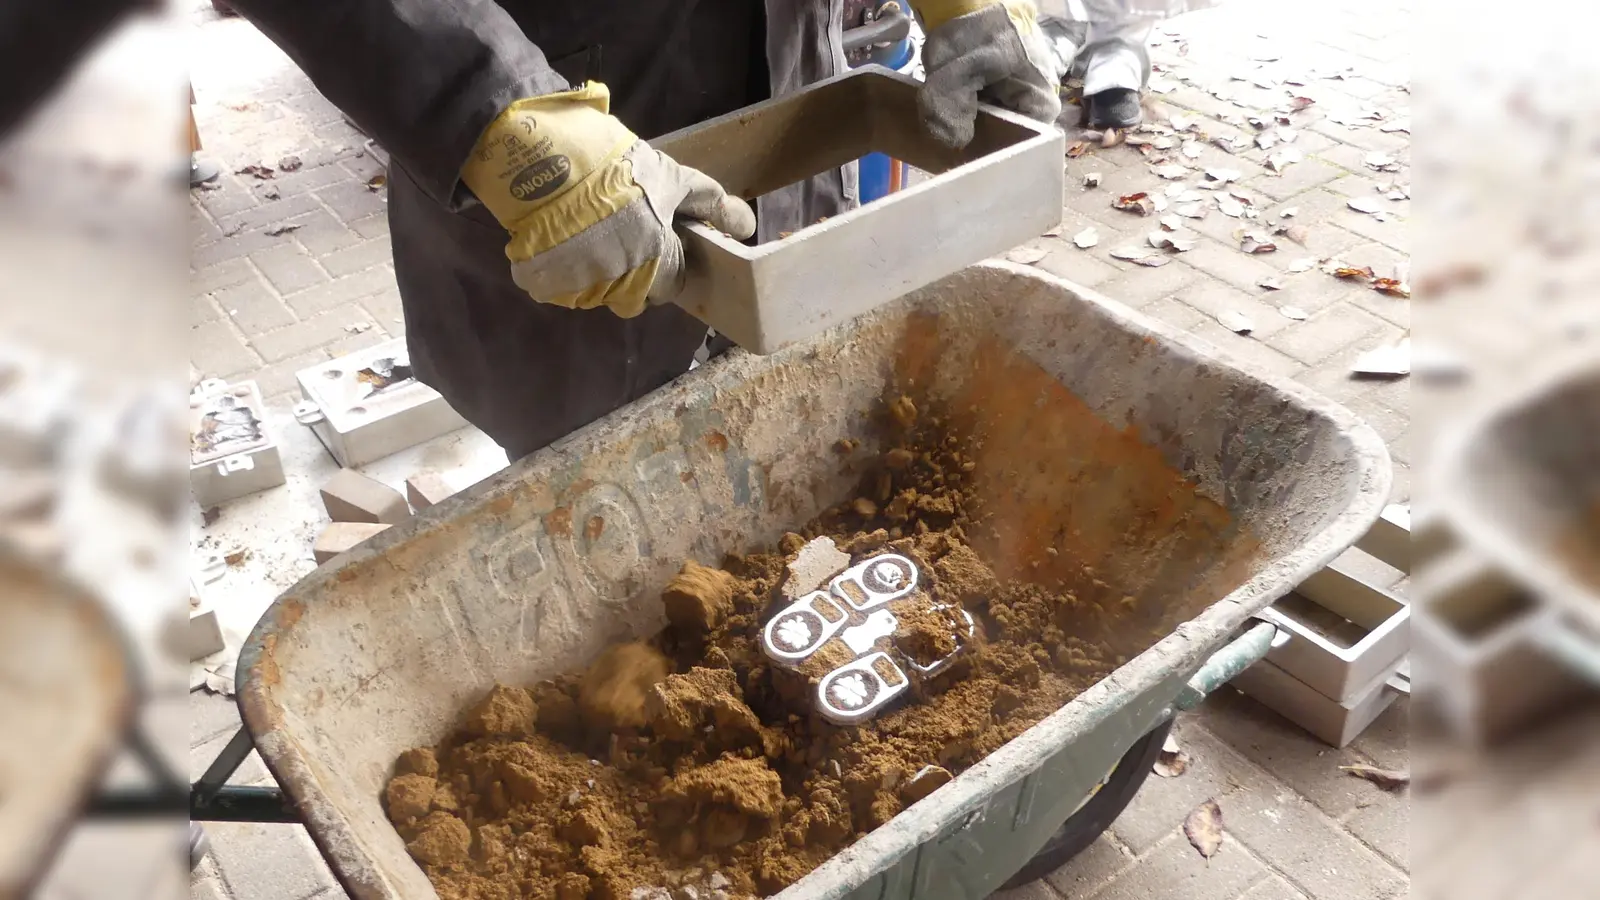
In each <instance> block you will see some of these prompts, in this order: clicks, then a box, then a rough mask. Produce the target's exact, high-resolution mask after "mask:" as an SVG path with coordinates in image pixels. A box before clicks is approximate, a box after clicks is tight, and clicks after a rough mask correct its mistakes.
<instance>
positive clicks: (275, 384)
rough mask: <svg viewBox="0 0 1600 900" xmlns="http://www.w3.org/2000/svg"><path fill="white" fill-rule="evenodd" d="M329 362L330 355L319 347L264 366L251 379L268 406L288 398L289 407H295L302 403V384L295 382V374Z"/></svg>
mask: <svg viewBox="0 0 1600 900" xmlns="http://www.w3.org/2000/svg"><path fill="white" fill-rule="evenodd" d="M327 361H328V354H327V353H325V352H323V350H322V349H321V348H320V347H319V348H317V349H315V350H307V351H306V352H304V353H299V354H296V355H294V356H291V357H289V358H287V359H282V360H279V361H278V362H275V363H272V364H271V365H267V366H263V367H262V368H260V369H257V370H256V371H255V373H254V374H253V375H252V376H251V377H252V378H254V379H255V382H256V385H257V386H258V387H260V388H261V397H262V399H263V400H266V401H268V405H272V403H271V401H273V400H274V399H283V398H287V399H288V400H289V401H290V402H289V403H288V405H290V406H293V405H294V403H298V402H299V401H300V383H299V382H298V381H296V380H295V377H294V376H295V373H296V372H299V371H300V370H302V369H308V368H310V367H311V366H315V365H318V364H320V363H325V362H327Z"/></svg>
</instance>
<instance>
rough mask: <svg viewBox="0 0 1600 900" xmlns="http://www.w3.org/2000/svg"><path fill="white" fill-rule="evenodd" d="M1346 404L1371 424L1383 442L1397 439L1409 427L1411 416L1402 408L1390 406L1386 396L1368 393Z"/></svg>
mask: <svg viewBox="0 0 1600 900" xmlns="http://www.w3.org/2000/svg"><path fill="white" fill-rule="evenodd" d="M1346 406H1347V407H1348V408H1349V409H1350V411H1351V412H1353V413H1355V414H1356V415H1357V416H1360V417H1361V419H1362V421H1364V422H1366V423H1367V424H1368V425H1371V426H1372V430H1373V431H1376V432H1377V433H1378V436H1379V437H1381V438H1383V440H1384V442H1385V443H1389V442H1393V441H1396V440H1399V439H1400V436H1401V435H1403V434H1405V433H1406V431H1407V430H1409V429H1410V428H1411V417H1410V416H1408V415H1407V414H1406V413H1405V411H1404V410H1397V409H1395V408H1394V407H1392V406H1390V405H1389V403H1388V402H1387V398H1381V397H1378V396H1374V395H1368V396H1366V397H1362V398H1360V399H1357V400H1354V401H1352V402H1350V403H1348V404H1346Z"/></svg>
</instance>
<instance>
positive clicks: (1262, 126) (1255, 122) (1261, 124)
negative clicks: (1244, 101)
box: [1245, 116, 1272, 131]
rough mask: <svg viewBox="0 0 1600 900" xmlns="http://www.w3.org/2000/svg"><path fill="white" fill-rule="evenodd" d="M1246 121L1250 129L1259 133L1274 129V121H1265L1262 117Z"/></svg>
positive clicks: (1253, 117)
mask: <svg viewBox="0 0 1600 900" xmlns="http://www.w3.org/2000/svg"><path fill="white" fill-rule="evenodd" d="M1245 121H1246V122H1249V123H1250V127H1251V128H1254V129H1256V130H1257V131H1264V130H1266V129H1268V128H1271V127H1272V120H1271V119H1264V118H1262V117H1261V116H1251V117H1250V118H1248V119H1245Z"/></svg>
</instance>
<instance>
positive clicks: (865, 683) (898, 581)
mask: <svg viewBox="0 0 1600 900" xmlns="http://www.w3.org/2000/svg"><path fill="white" fill-rule="evenodd" d="M919 581H920V574H919V573H918V571H917V567H916V565H915V564H914V563H912V561H911V560H909V559H907V558H906V557H904V556H901V555H899V554H897V553H884V554H879V555H877V556H873V557H869V558H868V559H865V560H863V561H861V562H859V563H857V564H855V565H853V566H851V567H849V568H848V569H845V570H844V571H843V572H841V573H839V574H838V575H836V576H834V577H833V579H832V580H831V581H830V582H829V584H828V589H827V590H826V591H813V592H811V593H810V594H807V595H806V596H804V597H801V598H800V599H799V600H796V601H795V602H793V603H791V604H789V605H788V606H787V607H785V608H783V609H781V610H779V611H778V613H777V615H775V616H773V617H772V618H771V620H769V621H768V622H767V625H766V628H765V629H763V631H762V633H761V649H762V650H763V651H764V652H765V653H766V655H767V658H768V659H771V660H772V661H773V662H774V663H776V664H778V665H780V666H783V667H784V668H787V669H793V670H800V669H801V668H802V667H803V666H805V664H806V663H807V662H808V661H809V660H811V659H812V658H813V657H815V656H816V655H817V654H818V653H820V652H821V651H822V649H823V647H825V646H826V645H827V644H828V643H829V642H830V641H833V640H834V639H835V638H837V639H838V640H839V642H840V643H841V644H842V645H843V646H844V647H845V648H846V649H847V650H848V652H849V655H850V659H849V661H848V662H845V663H843V664H841V665H838V666H835V667H834V668H833V669H831V670H830V671H828V672H827V673H826V674H825V675H823V676H822V677H821V679H819V680H818V682H817V695H816V704H817V711H818V712H819V713H821V714H822V716H823V718H825V719H827V720H828V721H830V722H833V723H834V724H836V725H855V724H859V723H861V722H865V721H867V720H868V719H870V718H872V717H873V716H874V715H876V714H877V713H878V711H879V710H881V709H883V707H884V706H886V705H888V703H889V702H890V701H892V700H893V699H894V698H896V697H898V696H900V695H901V694H903V693H905V691H906V689H907V688H909V687H910V686H911V679H910V678H909V677H907V675H906V671H905V668H903V666H902V661H903V663H904V665H906V666H910V667H911V668H912V669H913V670H914V671H915V672H916V673H917V674H918V675H920V676H923V677H931V676H933V675H936V674H938V673H939V672H941V671H943V670H944V669H945V668H947V667H948V666H949V665H950V664H951V663H952V662H954V661H955V659H956V657H957V656H959V655H961V653H962V651H964V650H965V649H966V648H967V646H968V645H969V644H970V642H971V640H972V636H973V633H974V630H975V628H976V626H975V624H974V622H973V620H972V616H971V615H970V614H968V613H967V611H966V610H964V609H960V608H959V607H957V608H956V613H957V615H958V616H959V618H960V620H961V622H962V623H963V624H965V626H966V628H965V633H964V634H963V633H961V631H959V630H957V631H956V632H955V633H953V634H952V635H951V636H952V637H953V638H954V639H955V646H956V649H955V650H954V651H953V652H951V653H950V654H949V655H947V656H945V657H943V658H942V659H939V660H936V661H934V662H932V663H929V664H923V663H920V662H918V661H917V659H916V658H915V657H914V656H913V655H912V654H910V653H907V652H905V651H904V650H901V649H900V646H899V640H900V639H901V638H902V637H903V635H901V633H900V620H899V618H897V617H896V616H895V614H894V613H893V612H892V611H891V610H890V609H889V604H890V603H892V602H894V601H897V600H903V599H906V598H909V597H912V596H913V594H914V593H915V592H916V590H917V586H918V584H919ZM927 609H928V611H929V612H941V611H947V610H949V609H951V607H950V606H949V605H947V604H936V603H931V602H930V603H929V604H928V607H927ZM885 640H887V642H888V648H889V649H886V648H885V647H884V641H885ZM890 649H893V650H895V651H896V652H893V653H891V652H889V651H890Z"/></svg>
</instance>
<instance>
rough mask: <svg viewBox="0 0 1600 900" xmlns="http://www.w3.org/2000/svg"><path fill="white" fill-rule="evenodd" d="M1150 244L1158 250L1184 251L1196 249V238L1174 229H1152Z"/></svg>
mask: <svg viewBox="0 0 1600 900" xmlns="http://www.w3.org/2000/svg"><path fill="white" fill-rule="evenodd" d="M1149 241H1150V246H1152V247H1154V248H1156V249H1157V250H1174V251H1177V252H1178V253H1182V252H1184V251H1186V250H1193V249H1194V241H1195V239H1194V238H1193V237H1192V236H1188V235H1181V234H1178V233H1177V232H1173V231H1152V232H1151V233H1150V235H1149Z"/></svg>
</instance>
